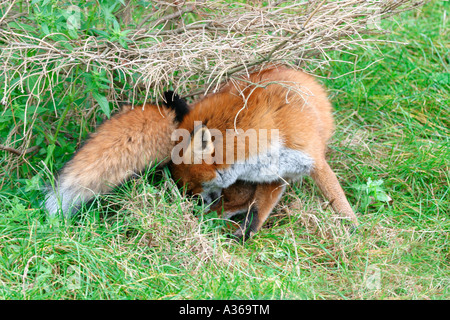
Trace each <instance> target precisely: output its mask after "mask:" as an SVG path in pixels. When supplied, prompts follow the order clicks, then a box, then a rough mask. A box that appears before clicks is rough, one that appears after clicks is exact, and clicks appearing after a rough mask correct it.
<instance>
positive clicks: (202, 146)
mask: <svg viewBox="0 0 450 320" xmlns="http://www.w3.org/2000/svg"><path fill="white" fill-rule="evenodd" d="M186 151H187V152H186V154H185V155H186V156H188V157H191V160H193V161H194V163H201V162H202V159H205V158H206V157H209V156H212V154H213V152H214V144H213V142H212V136H211V132H210V131H209V129H208V128H207V127H206V126H202V127H199V128H197V129H196V130H194V134H193V136H192V139H191V143H190V144H189V147H188V149H187V150H186Z"/></svg>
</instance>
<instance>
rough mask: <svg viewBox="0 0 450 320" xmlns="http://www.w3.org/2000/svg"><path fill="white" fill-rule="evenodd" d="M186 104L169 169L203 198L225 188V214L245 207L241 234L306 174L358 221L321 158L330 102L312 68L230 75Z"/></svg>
mask: <svg viewBox="0 0 450 320" xmlns="http://www.w3.org/2000/svg"><path fill="white" fill-rule="evenodd" d="M191 109H192V110H191V111H190V112H189V113H188V114H187V115H186V116H185V117H184V119H183V121H182V122H181V123H180V125H179V130H184V131H185V132H187V133H188V137H187V138H186V136H184V137H180V134H178V135H175V136H173V139H174V140H177V144H176V146H175V147H174V149H173V151H172V163H171V164H170V169H171V172H172V177H173V179H174V180H175V181H178V183H179V184H181V185H183V186H187V189H188V191H189V192H191V193H193V194H200V195H201V196H202V198H203V200H204V202H205V203H206V204H211V203H213V202H214V201H216V200H217V199H218V198H219V197H220V196H221V195H222V193H223V194H224V196H225V212H224V213H225V215H227V216H232V215H234V214H236V213H239V212H247V214H246V216H245V219H244V222H243V223H242V225H241V227H240V229H238V230H237V231H236V232H235V233H234V236H235V237H237V238H238V239H241V240H244V241H245V240H247V239H248V238H249V237H250V236H251V235H253V234H254V233H256V232H257V231H258V230H259V229H260V228H261V226H262V225H263V223H264V222H265V220H266V219H267V217H268V216H269V215H270V213H271V212H272V209H273V208H274V206H275V205H276V204H277V203H278V201H279V200H280V197H281V195H282V194H283V192H284V190H285V187H286V185H287V183H288V182H289V181H295V180H297V179H299V178H300V177H302V176H304V175H310V176H311V177H312V178H313V180H314V181H315V182H316V184H317V185H318V187H319V189H320V190H321V191H322V193H323V194H324V196H325V197H326V198H327V199H328V200H329V201H330V204H331V206H332V207H333V209H334V210H335V211H336V212H337V213H338V214H342V215H343V216H344V217H346V218H348V219H350V220H351V221H352V223H353V224H354V225H357V224H358V222H357V218H356V216H355V214H354V212H353V210H352V208H351V206H350V204H349V203H348V201H347V198H346V196H345V194H344V191H343V190H342V188H341V186H340V184H339V182H338V180H337V178H336V175H335V174H334V172H333V171H332V169H331V168H330V166H329V165H328V163H327V161H326V159H325V152H326V146H327V141H328V140H329V139H330V137H331V135H332V132H333V130H334V124H333V118H332V108H331V104H330V102H329V101H328V98H327V93H326V91H325V90H324V89H323V88H322V86H321V85H320V84H319V83H318V82H316V80H315V79H314V78H313V77H312V76H309V75H307V74H305V73H303V72H300V71H295V70H292V69H289V68H287V67H285V66H271V67H269V68H267V69H265V70H262V71H260V72H255V73H252V74H250V75H249V76H247V77H242V78H239V79H237V80H233V81H229V82H228V83H227V84H225V85H224V86H223V87H222V89H221V90H220V91H219V92H217V93H214V94H210V95H207V96H205V97H204V98H203V99H201V100H200V101H198V102H196V103H195V104H194V105H193V106H192V108H191ZM177 132H178V133H180V132H181V131H177ZM249 132H250V133H249ZM269 133H270V135H269ZM246 138H248V139H247V140H249V143H245V141H246V140H245V139H246ZM239 139H241V143H239ZM252 140H253V142H254V141H256V143H254V144H253V147H252ZM243 141H244V143H242V142H243ZM255 144H256V147H255ZM232 197H235V198H234V199H231V198H232Z"/></svg>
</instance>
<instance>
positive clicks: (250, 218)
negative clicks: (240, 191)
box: [233, 181, 286, 242]
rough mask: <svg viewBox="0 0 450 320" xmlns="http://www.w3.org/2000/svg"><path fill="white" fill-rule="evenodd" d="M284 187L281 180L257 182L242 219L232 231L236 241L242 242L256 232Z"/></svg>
mask: <svg viewBox="0 0 450 320" xmlns="http://www.w3.org/2000/svg"><path fill="white" fill-rule="evenodd" d="M285 189H286V185H285V182H283V181H281V182H278V181H277V182H272V183H260V184H257V186H256V190H255V196H254V201H253V203H252V204H251V205H250V207H249V209H248V211H247V214H246V215H245V218H244V221H243V222H242V224H241V225H240V227H239V228H238V229H237V230H236V231H235V232H234V233H233V237H234V238H235V239H236V240H237V241H239V242H243V241H246V240H248V239H249V238H250V237H251V236H252V235H254V234H255V233H256V232H258V231H259V229H261V227H262V225H263V224H264V222H265V221H266V220H267V218H268V217H269V215H270V214H271V213H272V210H273V209H274V207H275V206H276V205H277V203H278V202H279V201H280V198H281V196H282V195H283V193H284V190H285Z"/></svg>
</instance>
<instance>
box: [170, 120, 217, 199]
mask: <svg viewBox="0 0 450 320" xmlns="http://www.w3.org/2000/svg"><path fill="white" fill-rule="evenodd" d="M214 142H215V141H214V138H213V135H212V134H211V131H210V129H208V128H207V127H206V126H204V125H201V126H197V127H196V128H194V131H193V132H192V134H191V135H190V137H189V139H184V140H183V141H181V142H179V143H178V144H177V145H176V147H175V148H174V150H173V151H172V163H171V172H172V177H173V179H174V180H175V181H177V183H178V185H179V186H185V187H186V189H187V191H188V192H189V193H191V194H192V195H200V196H201V197H202V198H203V201H204V202H205V204H210V203H211V202H213V201H214V200H216V199H218V198H219V197H220V195H221V193H222V187H221V186H222V181H221V179H220V178H221V177H220V173H219V171H218V170H217V164H216V163H215V161H214V155H215V153H216V148H215V147H214ZM217 151H218V150H217Z"/></svg>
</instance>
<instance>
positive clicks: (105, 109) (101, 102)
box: [92, 91, 111, 119]
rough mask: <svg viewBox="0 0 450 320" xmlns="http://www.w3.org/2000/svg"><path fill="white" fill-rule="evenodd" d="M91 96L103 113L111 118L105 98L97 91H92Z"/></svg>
mask: <svg viewBox="0 0 450 320" xmlns="http://www.w3.org/2000/svg"><path fill="white" fill-rule="evenodd" d="M92 96H93V97H94V99H95V100H97V102H98V104H99V105H100V108H101V109H102V111H103V113H104V114H106V116H107V117H108V119H109V117H110V116H111V108H110V107H109V102H108V99H106V97H105V96H104V95H103V94H101V93H100V92H98V91H93V92H92Z"/></svg>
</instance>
